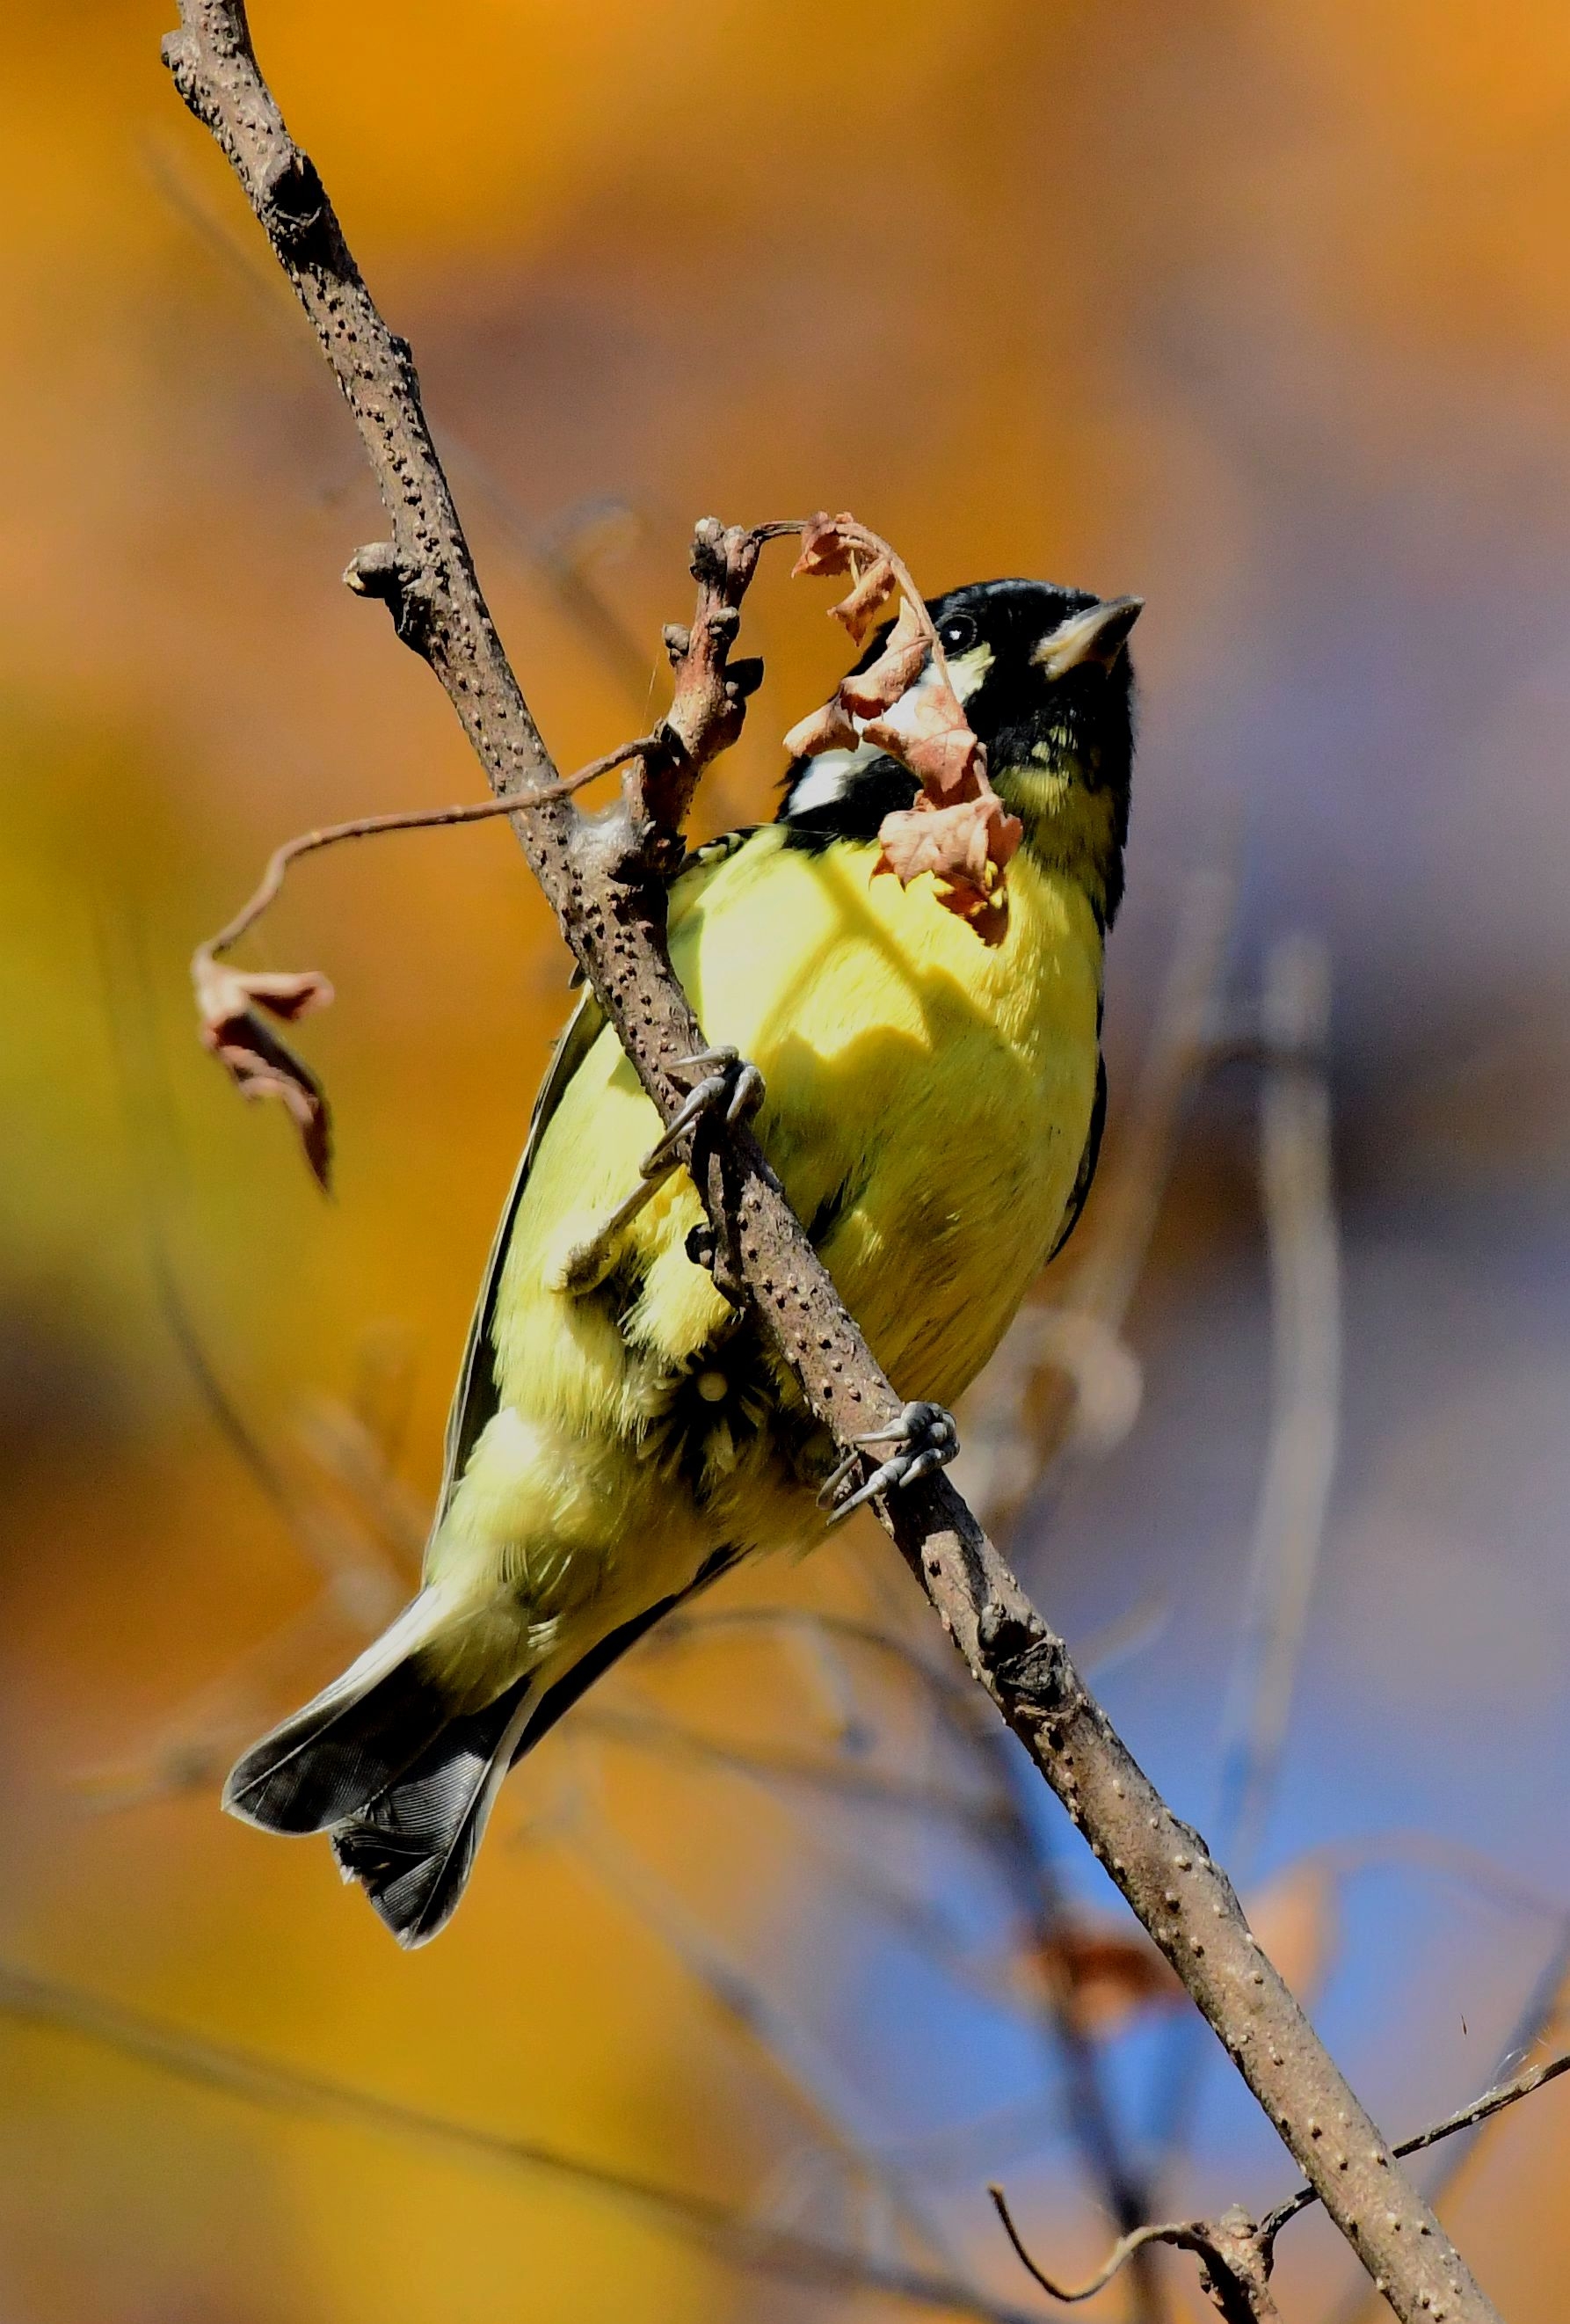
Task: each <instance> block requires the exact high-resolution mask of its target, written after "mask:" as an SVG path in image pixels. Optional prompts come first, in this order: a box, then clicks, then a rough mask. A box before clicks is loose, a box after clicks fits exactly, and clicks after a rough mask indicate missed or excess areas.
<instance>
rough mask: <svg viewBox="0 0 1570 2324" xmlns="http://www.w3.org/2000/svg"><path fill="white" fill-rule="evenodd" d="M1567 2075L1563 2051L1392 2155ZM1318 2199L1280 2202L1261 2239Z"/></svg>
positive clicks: (1303, 2196)
mask: <svg viewBox="0 0 1570 2324" xmlns="http://www.w3.org/2000/svg"><path fill="white" fill-rule="evenodd" d="M1565 2073H1570V2050H1566V2051H1565V2052H1562V2053H1561V2055H1560V2056H1558V2057H1557V2058H1550V2059H1549V2060H1548V2061H1547V2064H1546V2065H1541V2066H1529V2067H1528V2068H1527V2070H1526V2071H1525V2072H1524V2073H1520V2074H1517V2075H1516V2076H1515V2078H1514V2080H1511V2081H1508V2082H1499V2083H1496V2084H1495V2085H1494V2087H1493V2089H1488V2090H1484V2091H1483V2096H1482V2097H1481V2098H1474V2099H1473V2100H1472V2101H1471V2103H1470V2104H1469V2105H1467V2106H1464V2107H1457V2108H1456V2109H1455V2113H1454V2114H1447V2115H1446V2116H1445V2118H1444V2120H1443V2121H1442V2122H1435V2123H1430V2124H1429V2126H1428V2129H1427V2130H1419V2132H1418V2133H1417V2135H1416V2136H1415V2137H1412V2138H1403V2139H1402V2140H1401V2141H1400V2144H1399V2145H1397V2146H1393V2147H1392V2148H1391V2153H1392V2154H1395V2155H1397V2156H1400V2157H1401V2158H1403V2159H1404V2158H1405V2157H1406V2156H1407V2155H1409V2154H1421V2153H1422V2152H1423V2151H1424V2149H1425V2148H1426V2147H1429V2146H1437V2145H1438V2144H1439V2142H1440V2140H1441V2139H1443V2138H1454V2137H1455V2134H1456V2133H1457V2131H1463V2130H1475V2129H1476V2128H1477V2127H1478V2126H1479V2124H1481V2123H1485V2122H1487V2121H1489V2120H1490V2119H1491V2117H1492V2116H1494V2115H1496V2114H1502V2113H1503V2111H1504V2109H1505V2107H1510V2106H1514V2104H1515V2102H1516V2100H1517V2099H1518V2098H1530V2097H1531V2095H1532V2092H1533V2091H1534V2090H1540V2089H1542V2088H1543V2085H1544V2084H1545V2083H1546V2082H1556V2081H1557V2080H1558V2079H1559V2077H1560V2075H1561V2074H1565ZM1319 2199H1320V2198H1319V2191H1318V2188H1315V2187H1299V2190H1298V2191H1297V2193H1296V2194H1295V2195H1290V2196H1289V2197H1288V2198H1287V2200H1286V2201H1285V2202H1284V2203H1278V2204H1277V2206H1276V2208H1275V2209H1274V2210H1273V2211H1267V2212H1266V2213H1265V2216H1264V2218H1262V2220H1261V2221H1260V2223H1259V2232H1260V2234H1261V2236H1262V2237H1264V2238H1265V2239H1266V2240H1267V2241H1269V2240H1270V2239H1272V2238H1273V2237H1274V2236H1277V2235H1279V2234H1280V2233H1281V2229H1282V2228H1283V2227H1285V2226H1286V2224H1287V2221H1288V2220H1289V2219H1295V2218H1297V2217H1298V2214H1299V2212H1300V2211H1306V2210H1308V2208H1309V2206H1310V2205H1311V2204H1313V2203H1317V2202H1318V2200H1319Z"/></svg>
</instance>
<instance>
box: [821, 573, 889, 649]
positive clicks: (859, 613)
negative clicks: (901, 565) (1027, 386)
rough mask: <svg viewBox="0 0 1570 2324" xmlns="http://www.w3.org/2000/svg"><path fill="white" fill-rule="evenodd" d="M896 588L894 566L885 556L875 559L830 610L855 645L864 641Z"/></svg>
mask: <svg viewBox="0 0 1570 2324" xmlns="http://www.w3.org/2000/svg"><path fill="white" fill-rule="evenodd" d="M894 591H895V578H894V567H893V566H892V565H891V564H890V563H889V561H888V558H886V557H878V558H874V559H873V561H872V563H871V564H870V565H869V566H868V568H867V570H866V572H865V573H864V574H863V575H862V576H861V578H860V580H859V581H858V583H857V584H856V586H855V588H854V589H852V590H851V592H850V594H849V596H848V597H841V598H840V602H839V604H837V605H831V606H830V608H829V611H830V613H831V615H832V616H833V618H834V620H835V621H837V622H843V623H844V625H845V627H846V628H847V629H848V630H849V632H850V634H851V636H852V637H853V638H854V639H855V641H856V642H857V644H858V645H860V644H862V643H863V641H865V639H866V636H867V632H868V630H869V629H870V628H871V627H872V624H873V623H874V622H876V621H877V617H878V615H879V613H882V611H883V609H884V607H885V606H886V604H887V603H888V601H889V599H890V598H891V597H892V596H893V595H894Z"/></svg>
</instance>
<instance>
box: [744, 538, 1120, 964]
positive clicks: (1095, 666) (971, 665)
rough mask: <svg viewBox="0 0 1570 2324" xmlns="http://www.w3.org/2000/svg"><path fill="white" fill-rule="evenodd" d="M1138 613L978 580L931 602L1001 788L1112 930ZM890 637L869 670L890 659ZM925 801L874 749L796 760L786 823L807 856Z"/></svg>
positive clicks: (1105, 601) (1045, 856)
mask: <svg viewBox="0 0 1570 2324" xmlns="http://www.w3.org/2000/svg"><path fill="white" fill-rule="evenodd" d="M1141 604H1142V601H1141V600H1140V599H1139V598H1138V597H1108V598H1099V597H1095V596H1092V595H1090V594H1089V593H1088V591H1087V590H1083V589H1060V588H1057V587H1055V586H1053V585H1052V584H1051V583H1050V582H1046V581H977V582H972V583H971V584H970V586H969V587H967V588H964V589H950V591H949V592H948V594H947V595H945V596H941V597H933V598H930V599H929V600H928V611H929V612H930V613H931V614H932V620H933V622H934V623H935V624H936V627H937V632H938V635H939V637H940V639H941V641H942V646H943V654H944V659H946V660H947V662H948V665H949V675H950V679H951V680H952V683H953V687H954V691H955V692H956V694H957V695H958V696H959V699H960V701H961V703H962V704H963V705H964V707H965V714H966V716H967V717H968V718H969V722H970V724H971V726H972V727H973V728H974V730H975V732H976V733H977V735H978V738H979V739H980V741H982V742H984V743H985V744H986V745H987V770H988V772H989V773H990V775H991V778H992V783H993V787H994V788H995V789H996V791H997V793H998V796H999V797H1000V798H1002V799H1003V800H1004V802H1005V805H1006V806H1007V807H1008V808H1009V809H1010V811H1011V812H1012V813H1013V814H1015V815H1017V816H1019V817H1020V818H1021V820H1022V821H1023V822H1024V827H1025V844H1026V845H1027V846H1029V847H1030V848H1031V849H1032V850H1033V852H1034V853H1035V854H1036V855H1038V856H1039V857H1041V858H1042V860H1043V861H1045V862H1049V863H1051V864H1054V865H1056V866H1059V867H1060V868H1061V869H1063V870H1065V871H1069V872H1070V873H1071V874H1072V875H1073V876H1074V877H1076V878H1078V879H1079V880H1080V881H1082V882H1083V884H1084V886H1085V888H1086V889H1087V891H1088V893H1089V895H1090V897H1091V900H1092V902H1093V903H1094V904H1095V905H1096V906H1097V910H1098V911H1100V912H1101V913H1102V914H1103V915H1104V917H1105V918H1106V919H1107V920H1108V921H1110V919H1111V918H1112V917H1113V914H1114V913H1115V912H1116V909H1117V906H1118V902H1119V899H1121V897H1122V894H1123V849H1124V843H1125V838H1126V836H1127V832H1128V798H1129V778H1130V772H1131V769H1132V764H1133V759H1134V673H1133V670H1132V669H1131V668H1130V664H1129V658H1128V651H1127V640H1128V633H1129V632H1130V631H1131V630H1132V629H1133V627H1134V622H1136V621H1137V620H1138V618H1139V614H1140V610H1141ZM888 627H889V625H886V626H885V627H884V628H883V629H881V630H880V631H879V632H877V636H876V637H875V638H874V639H873V640H872V641H871V643H870V644H869V645H868V650H867V651H866V653H865V654H864V655H863V656H862V659H861V661H860V662H859V663H858V665H857V666H858V669H860V668H865V667H866V666H867V664H868V663H869V662H871V661H873V660H874V659H876V658H877V655H878V654H879V653H880V652H881V651H882V650H883V644H884V641H885V640H886V637H887V635H888ZM922 682H923V681H922V680H918V681H917V683H918V684H920V683H922ZM913 797H914V779H913V778H912V777H911V776H909V775H908V774H907V773H906V772H905V770H904V769H903V768H901V767H898V766H896V765H895V762H894V761H892V760H890V759H886V758H883V757H881V756H880V755H878V754H877V753H875V752H873V750H872V748H871V746H870V745H868V744H864V745H863V746H862V748H861V749H860V750H859V751H857V752H849V751H835V752H822V753H821V754H820V755H819V756H818V757H817V758H815V759H810V760H805V761H797V763H796V764H795V765H794V767H793V768H792V769H791V770H790V772H789V774H788V776H787V777H786V781H785V805H784V807H783V808H782V810H781V812H782V816H783V819H784V820H785V822H786V823H788V824H790V825H793V826H794V828H795V829H797V830H799V831H800V832H801V833H802V835H803V842H804V843H805V844H813V843H814V841H816V840H822V842H823V843H825V844H826V843H827V841H828V840H830V839H831V838H834V837H862V836H866V837H871V836H872V835H875V833H876V831H877V825H878V823H879V822H880V821H881V819H882V816H884V815H885V814H886V813H887V812H888V811H889V809H890V808H891V807H905V806H908V805H909V804H910V801H911V799H912V798H913Z"/></svg>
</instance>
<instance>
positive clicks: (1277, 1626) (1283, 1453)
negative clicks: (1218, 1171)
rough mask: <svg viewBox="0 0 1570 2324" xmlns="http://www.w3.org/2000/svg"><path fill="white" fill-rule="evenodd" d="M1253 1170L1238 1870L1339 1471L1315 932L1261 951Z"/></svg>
mask: <svg viewBox="0 0 1570 2324" xmlns="http://www.w3.org/2000/svg"><path fill="white" fill-rule="evenodd" d="M1260 1014H1261V1027H1260V1029H1261V1032H1262V1037H1263V1039H1264V1043H1265V1045H1266V1063H1265V1065H1264V1070H1263V1074H1262V1084H1261V1092H1260V1176H1261V1185H1262V1194H1263V1205H1264V1217H1265V1229H1266V1234H1267V1238H1268V1242H1269V1250H1270V1269H1271V1289H1272V1318H1273V1326H1274V1341H1275V1352H1274V1362H1273V1391H1272V1417H1271V1437H1270V1448H1269V1451H1268V1453H1267V1455H1266V1460H1265V1474H1264V1482H1263V1486H1262V1491H1261V1495H1260V1506H1259V1516H1258V1519H1257V1522H1256V1526H1255V1531H1254V1550H1253V1567H1252V1570H1251V1572H1250V1574H1249V1581H1248V1612H1247V1617H1246V1620H1245V1623H1244V1637H1243V1640H1242V1644H1241V1646H1240V1648H1239V1653H1238V1661H1237V1668H1236V1672H1235V1676H1234V1681H1233V1686H1232V1692H1231V1697H1230V1700H1229V1702H1228V1708H1227V1715H1226V1724H1225V1726H1224V1728H1223V1736H1224V1738H1225V1757H1224V1765H1223V1771H1222V1793H1221V1808H1220V1824H1221V1831H1222V1837H1223V1845H1224V1846H1225V1847H1226V1850H1227V1858H1228V1861H1229V1862H1230V1863H1231V1864H1232V1866H1233V1867H1234V1870H1235V1875H1236V1877H1240V1878H1244V1879H1246V1878H1247V1877H1248V1875H1249V1873H1250V1871H1251V1870H1252V1867H1253V1863H1254V1860H1255V1858H1256V1857H1257V1854H1258V1850H1259V1844H1260V1840H1261V1838H1262V1831H1263V1826H1264V1821H1265V1818H1266V1816H1267V1815H1268V1814H1269V1812H1270V1806H1271V1803H1272V1798H1273V1796H1274V1793H1275V1789H1276V1784H1277V1781H1278V1778H1279V1775H1280V1770H1281V1750H1282V1747H1283V1745H1284V1742H1285V1739H1286V1729H1287V1720H1288V1716H1289V1714H1290V1709H1291V1701H1292V1683H1293V1677H1294V1674H1295V1671H1296V1666H1297V1663H1298V1659H1299V1654H1300V1651H1301V1646H1302V1639H1303V1629H1304V1624H1305V1622H1306V1620H1307V1617H1308V1601H1309V1598H1310V1595H1311V1593H1312V1591H1313V1586H1314V1577H1315V1574H1316V1572H1318V1563H1319V1554H1320V1551H1321V1548H1322V1546H1323V1544H1324V1538H1325V1521H1326V1516H1327V1509H1328V1507H1329V1499H1330V1488H1331V1484H1332V1482H1333V1480H1334V1478H1335V1474H1336V1446H1337V1438H1338V1434H1339V1420H1340V1400H1341V1257H1340V1244H1339V1236H1338V1233H1337V1230H1336V1192H1335V1185H1334V1176H1333V1157H1332V1153H1331V1127H1330V1087H1329V1077H1328V1069H1327V1040H1328V1036H1329V1026H1330V970H1329V961H1328V958H1327V954H1326V950H1325V946H1324V945H1323V944H1322V943H1321V942H1319V941H1318V939H1317V938H1315V937H1310V936H1295V937H1289V938H1288V939H1287V940H1286V941H1285V942H1283V943H1281V944H1280V945H1276V946H1274V947H1273V948H1272V952H1271V954H1270V955H1269V958H1268V959H1267V961H1266V964H1265V975H1264V987H1263V991H1262V996H1261V1011H1260Z"/></svg>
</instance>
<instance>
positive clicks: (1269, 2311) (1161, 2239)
mask: <svg viewBox="0 0 1570 2324" xmlns="http://www.w3.org/2000/svg"><path fill="white" fill-rule="evenodd" d="M987 2193H988V2194H989V2195H990V2196H991V2198H992V2200H993V2204H994V2206H995V2208H996V2212H997V2216H998V2218H1000V2219H1001V2220H1002V2222H1003V2230H1004V2233H1005V2235H1006V2236H1007V2237H1008V2240H1009V2242H1010V2243H1011V2244H1012V2245H1013V2246H1014V2248H1015V2256H1016V2257H1017V2258H1018V2260H1019V2263H1020V2264H1021V2266H1022V2267H1024V2269H1025V2271H1026V2273H1028V2274H1030V2275H1033V2277H1034V2278H1035V2280H1036V2282H1038V2283H1039V2284H1040V2285H1041V2287H1042V2291H1043V2292H1050V2293H1051V2297H1052V2298H1053V2299H1054V2300H1060V2301H1062V2303H1063V2305H1064V2306H1065V2307H1066V2308H1075V2307H1078V2306H1079V2302H1080V2301H1082V2300H1093V2299H1094V2298H1095V2297H1096V2294H1097V2292H1105V2290H1106V2286H1107V2285H1108V2284H1109V2283H1110V2282H1112V2279H1113V2277H1114V2276H1115V2275H1116V2273H1118V2271H1119V2269H1120V2268H1123V2267H1125V2266H1126V2265H1127V2264H1128V2263H1129V2262H1130V2261H1131V2260H1134V2259H1135V2258H1137V2255H1139V2254H1140V2253H1141V2252H1143V2251H1148V2250H1149V2248H1150V2246H1152V2244H1171V2245H1172V2246H1174V2247H1175V2248H1176V2249H1177V2250H1179V2251H1189V2252H1193V2253H1195V2254H1196V2255H1198V2258H1199V2259H1200V2260H1201V2262H1202V2263H1203V2264H1204V2270H1205V2273H1204V2274H1203V2275H1202V2276H1201V2278H1200V2281H1201V2282H1202V2284H1203V2286H1204V2289H1205V2290H1206V2292H1208V2294H1209V2295H1210V2299H1211V2301H1212V2302H1213V2303H1214V2305H1215V2307H1216V2308H1217V2310H1219V2312H1220V2314H1221V2315H1222V2316H1223V2317H1225V2318H1226V2319H1227V2324H1274V2319H1276V2317H1277V2315H1278V2312H1279V2311H1278V2310H1277V2308H1276V2304H1275V2301H1273V2300H1272V2297H1271V2292H1270V2286H1269V2282H1268V2277H1269V2273H1270V2265H1269V2261H1268V2259H1264V2258H1262V2255H1261V2253H1260V2252H1259V2250H1258V2249H1257V2248H1255V2247H1254V2239H1255V2237H1256V2235H1257V2230H1256V2229H1255V2227H1254V2225H1253V2220H1252V2219H1248V2218H1244V2216H1243V2214H1242V2213H1241V2212H1228V2213H1226V2216H1225V2217H1224V2218H1220V2219H1217V2220H1214V2221H1212V2220H1209V2219H1170V2220H1167V2221H1166V2222H1164V2223H1163V2224H1161V2225H1160V2226H1157V2225H1154V2224H1152V2225H1150V2226H1146V2227H1134V2228H1132V2229H1131V2230H1130V2232H1129V2233H1128V2234H1127V2235H1125V2236H1119V2237H1118V2239H1117V2241H1116V2243H1115V2244H1114V2245H1113V2246H1112V2249H1111V2251H1110V2252H1109V2253H1108V2254H1107V2255H1106V2259H1105V2260H1104V2261H1103V2262H1102V2264H1101V2265H1100V2267H1098V2268H1097V2271H1096V2273H1095V2274H1094V2275H1093V2276H1092V2277H1091V2278H1090V2280H1089V2282H1088V2283H1081V2284H1077V2285H1072V2286H1071V2285H1069V2284H1062V2283H1059V2282H1055V2281H1054V2279H1053V2278H1052V2277H1051V2276H1050V2275H1048V2274H1047V2273H1046V2271H1045V2270H1044V2269H1043V2268H1042V2267H1041V2266H1040V2265H1039V2264H1037V2262H1036V2261H1035V2260H1034V2259H1033V2258H1032V2256H1031V2255H1030V2252H1029V2250H1028V2249H1027V2247H1026V2246H1025V2243H1024V2237H1023V2236H1021V2234H1020V2232H1019V2229H1018V2228H1017V2227H1015V2223H1014V2220H1013V2218H1012V2217H1011V2215H1010V2212H1009V2208H1008V2204H1007V2201H1006V2199H1005V2196H1004V2192H1003V2190H1002V2188H1001V2187H989V2188H988V2189H987Z"/></svg>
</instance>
